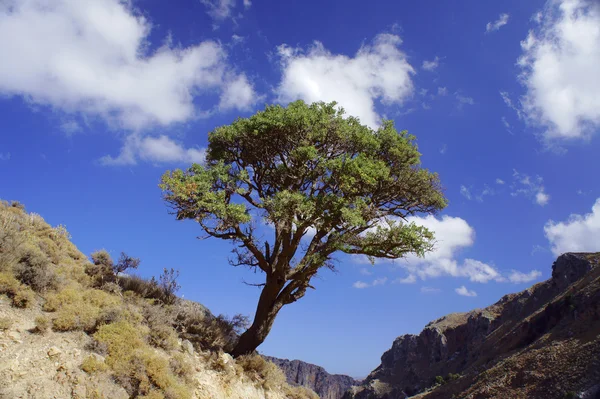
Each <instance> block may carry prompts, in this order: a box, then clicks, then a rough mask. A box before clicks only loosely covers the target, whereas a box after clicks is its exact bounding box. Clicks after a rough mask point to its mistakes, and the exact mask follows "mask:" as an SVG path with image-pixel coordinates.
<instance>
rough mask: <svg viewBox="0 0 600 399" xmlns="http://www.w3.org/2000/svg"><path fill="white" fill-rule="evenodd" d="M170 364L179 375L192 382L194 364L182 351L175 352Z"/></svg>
mask: <svg viewBox="0 0 600 399" xmlns="http://www.w3.org/2000/svg"><path fill="white" fill-rule="evenodd" d="M169 366H170V367H171V370H173V373H175V375H176V376H177V377H179V378H181V379H182V380H183V381H185V382H186V383H188V384H189V383H191V382H192V377H193V375H194V366H193V364H192V363H191V362H190V361H189V360H188V359H187V358H186V357H185V356H184V355H183V354H182V353H175V354H173V355H172V356H171V359H170V360H169Z"/></svg>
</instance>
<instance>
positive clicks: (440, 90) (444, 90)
mask: <svg viewBox="0 0 600 399" xmlns="http://www.w3.org/2000/svg"><path fill="white" fill-rule="evenodd" d="M447 95H448V88H446V87H438V96H447Z"/></svg>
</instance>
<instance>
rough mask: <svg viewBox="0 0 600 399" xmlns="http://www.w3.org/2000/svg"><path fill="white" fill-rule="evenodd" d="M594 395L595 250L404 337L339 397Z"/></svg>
mask: <svg viewBox="0 0 600 399" xmlns="http://www.w3.org/2000/svg"><path fill="white" fill-rule="evenodd" d="M411 395H413V397H415V398H426V399H448V398H462V399H475V398H511V399H512V398H558V399H561V398H589V399H593V398H600V253H595V254H590V253H567V254H564V255H562V256H560V257H559V258H558V259H557V260H556V261H555V262H554V265H553V266H552V278H551V279H549V280H547V281H545V282H542V283H539V284H536V285H534V286H533V287H531V288H529V289H527V290H525V291H522V292H520V293H518V294H510V295H506V296H504V297H503V298H502V299H501V300H500V301H499V302H497V303H496V304H494V305H492V306H490V307H487V308H485V309H482V310H475V311H472V312H468V313H457V314H450V315H448V316H445V317H442V318H441V319H439V320H436V321H433V322H432V323H429V324H428V325H427V326H426V327H425V329H424V330H423V331H422V332H421V333H420V334H419V335H403V336H400V337H398V338H397V339H396V340H395V341H394V343H393V344H392V347H391V349H389V350H388V351H387V352H385V353H384V354H383V356H382V357H381V365H380V366H379V367H377V368H376V369H375V370H374V371H373V372H371V374H370V375H369V376H368V377H367V378H366V379H365V380H364V381H363V382H362V383H361V385H360V386H358V387H354V388H352V389H350V390H349V391H348V392H347V393H346V394H345V395H344V399H366V398H369V399H372V398H373V399H403V398H406V397H409V396H411Z"/></svg>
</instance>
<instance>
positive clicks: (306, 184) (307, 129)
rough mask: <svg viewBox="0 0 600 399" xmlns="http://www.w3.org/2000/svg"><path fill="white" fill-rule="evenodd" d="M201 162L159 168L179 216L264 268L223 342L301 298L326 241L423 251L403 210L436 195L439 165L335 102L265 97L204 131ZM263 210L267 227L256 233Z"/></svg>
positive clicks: (260, 328) (416, 209) (418, 230)
mask: <svg viewBox="0 0 600 399" xmlns="http://www.w3.org/2000/svg"><path fill="white" fill-rule="evenodd" d="M208 138H209V146H208V149H207V154H206V162H205V163H204V164H203V165H200V164H193V165H192V166H191V167H190V168H189V169H187V170H185V171H184V170H180V169H177V170H175V171H172V172H171V171H167V172H166V173H165V174H164V175H163V177H162V179H161V184H160V187H161V189H162V190H163V195H164V199H165V200H166V202H167V203H168V204H169V205H170V206H171V208H172V210H173V213H174V214H175V215H176V217H177V219H178V220H183V219H191V220H195V221H196V222H198V223H199V224H200V226H201V227H202V229H203V230H204V232H205V233H206V235H207V237H216V238H220V239H223V240H230V241H232V242H233V243H234V244H236V246H235V249H234V250H233V253H234V256H233V257H232V258H231V260H230V263H231V264H232V265H234V266H240V265H243V266H249V267H251V268H254V269H255V270H257V269H258V270H260V271H262V272H264V275H265V279H264V282H262V283H260V284H256V285H257V286H260V287H262V291H261V294H260V298H259V301H258V305H257V309H256V313H255V316H254V320H253V323H252V325H251V326H250V327H249V328H248V329H247V330H246V331H245V332H244V333H242V335H241V336H240V338H239V340H238V343H237V345H236V346H235V348H234V349H233V351H232V352H231V354H232V355H233V356H236V357H237V356H240V355H244V354H247V353H250V352H252V351H254V350H255V349H256V348H257V347H258V346H259V345H260V344H261V343H262V342H263V341H264V340H265V338H266V337H267V334H268V333H269V331H270V330H271V327H272V325H273V322H274V320H275V317H276V316H277V314H278V312H279V311H280V310H281V308H282V307H283V306H285V305H289V304H291V303H293V302H296V301H297V300H298V299H300V298H302V297H303V296H304V294H305V292H306V290H307V289H308V288H313V287H312V286H311V285H310V282H311V279H312V278H313V277H314V276H315V275H316V274H317V272H318V271H319V270H320V269H322V268H324V267H326V268H333V264H332V261H333V255H334V253H336V252H341V253H346V254H355V255H366V256H367V257H368V258H369V259H371V261H373V259H374V258H389V259H397V258H401V257H403V256H405V255H406V254H409V253H415V254H417V255H419V256H423V255H424V254H425V253H426V252H427V251H429V250H431V249H432V247H433V244H434V241H433V239H434V237H433V234H432V233H431V232H430V231H428V230H427V229H426V228H424V227H422V226H417V225H415V224H414V223H410V222H408V221H407V217H408V216H411V215H415V214H422V213H424V214H429V213H435V212H437V211H438V210H441V209H443V208H444V207H445V206H446V199H445V198H444V195H443V194H442V189H441V187H440V183H439V179H438V176H437V175H436V174H434V173H430V172H429V171H427V170H426V169H422V168H421V167H420V153H419V152H418V150H417V146H416V144H415V142H414V141H415V137H414V136H411V135H409V134H408V133H407V132H406V131H402V132H397V131H396V129H395V128H394V125H393V122H391V121H385V122H384V123H383V124H382V126H381V127H380V128H378V129H377V130H373V129H371V128H369V127H366V126H363V125H361V124H360V123H359V121H358V119H356V118H353V117H344V111H343V109H338V108H337V107H336V103H329V104H326V103H315V104H312V105H307V104H305V103H304V102H303V101H297V102H294V103H291V104H289V105H288V106H287V107H281V106H278V105H277V106H267V107H266V109H265V110H264V111H260V112H258V113H256V114H255V115H253V116H252V117H250V118H245V119H243V118H238V119H237V120H236V121H235V122H234V123H232V124H231V125H228V126H222V127H219V128H217V129H215V130H214V131H213V132H211V133H209V137H208ZM263 220H264V221H266V222H267V223H268V224H270V226H271V227H272V233H271V234H272V237H271V239H267V240H266V241H264V242H262V238H261V239H260V241H259V237H258V232H257V225H258V224H260V223H261V221H263Z"/></svg>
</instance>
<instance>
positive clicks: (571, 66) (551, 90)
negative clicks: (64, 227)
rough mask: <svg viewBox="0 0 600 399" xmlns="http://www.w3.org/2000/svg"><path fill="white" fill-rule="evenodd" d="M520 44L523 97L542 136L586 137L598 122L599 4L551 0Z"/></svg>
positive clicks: (530, 117)
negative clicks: (536, 23) (534, 26)
mask: <svg viewBox="0 0 600 399" xmlns="http://www.w3.org/2000/svg"><path fill="white" fill-rule="evenodd" d="M536 20H537V21H539V24H538V25H537V26H536V28H535V29H533V30H531V31H530V32H529V35H528V37H527V38H526V39H525V40H524V41H523V42H522V43H521V47H522V51H523V53H522V56H521V57H520V58H519V61H518V64H519V65H520V67H521V68H522V73H521V76H520V80H521V82H522V84H523V85H524V86H525V88H526V94H525V95H524V96H523V98H522V99H521V102H522V105H523V112H524V114H525V115H526V118H527V120H528V121H529V122H531V123H533V124H535V125H539V126H541V127H542V128H543V129H544V132H545V133H544V135H545V137H546V139H554V138H563V139H576V138H583V137H587V136H589V135H590V134H592V133H593V132H594V131H595V130H597V129H598V127H600V96H598V93H600V79H599V76H600V75H599V72H598V65H600V4H599V3H598V2H596V1H588V0H550V1H549V2H548V5H547V6H546V8H545V10H544V13H543V14H540V15H539V17H538V18H536Z"/></svg>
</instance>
